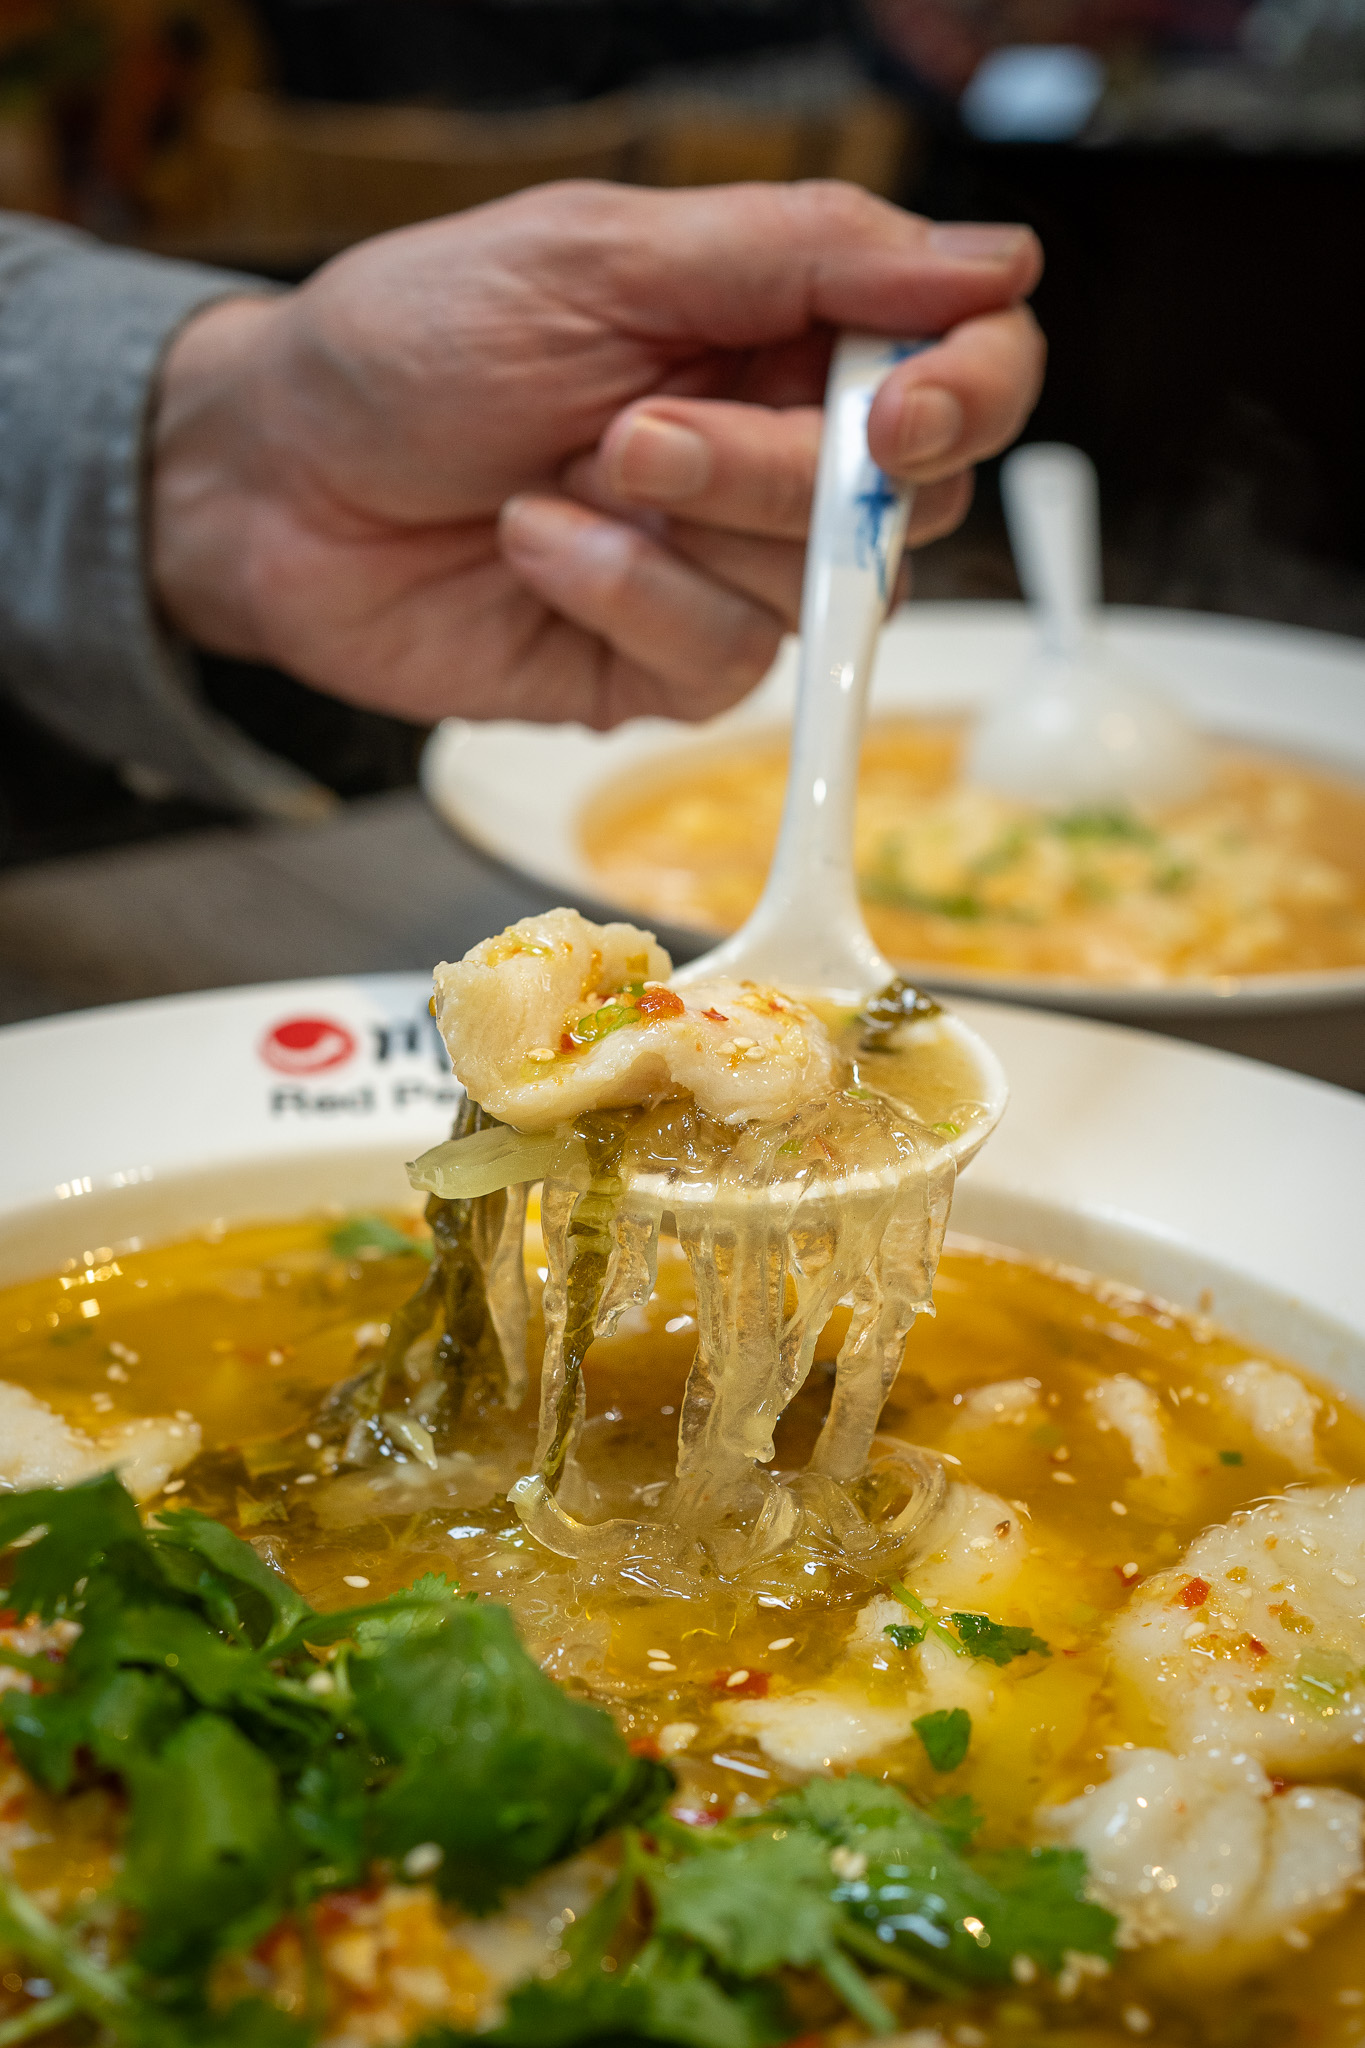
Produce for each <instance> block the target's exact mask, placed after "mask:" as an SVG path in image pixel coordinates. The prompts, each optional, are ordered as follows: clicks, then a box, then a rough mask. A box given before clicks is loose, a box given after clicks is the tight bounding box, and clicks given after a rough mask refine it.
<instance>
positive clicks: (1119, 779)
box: [967, 442, 1209, 811]
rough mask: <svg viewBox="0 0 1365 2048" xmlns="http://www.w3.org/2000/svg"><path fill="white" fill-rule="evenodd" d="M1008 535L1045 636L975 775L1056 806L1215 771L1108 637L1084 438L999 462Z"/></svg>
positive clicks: (971, 754) (980, 736) (1152, 802)
mask: <svg viewBox="0 0 1365 2048" xmlns="http://www.w3.org/2000/svg"><path fill="white" fill-rule="evenodd" d="M1000 489H1001V496H1002V498H1003V500H1004V505H1005V516H1006V519H1007V521H1008V523H1009V530H1010V543H1011V545H1012V547H1013V549H1014V559H1015V564H1016V567H1017V569H1018V572H1019V581H1020V583H1021V584H1022V586H1023V589H1024V594H1025V596H1026V597H1027V598H1028V600H1029V602H1030V604H1031V605H1032V606H1033V607H1034V610H1035V612H1036V613H1037V616H1038V624H1039V631H1040V637H1039V645H1038V648H1037V650H1036V652H1035V653H1034V654H1033V656H1032V657H1031V658H1030V660H1029V662H1028V663H1027V664H1026V666H1025V668H1024V671H1023V673H1022V675H1021V676H1020V679H1019V682H1018V684H1017V686H1016V687H1015V688H1014V689H1013V690H1012V691H1010V692H1009V693H1008V694H1007V695H1005V696H1004V697H1002V698H1001V700H1000V702H999V703H998V704H997V705H996V707H995V708H994V709H993V710H992V711H990V712H989V713H988V714H987V716H986V717H985V718H983V719H982V720H981V721H980V723H979V724H978V726H977V728H976V731H975V733H974V735H973V738H972V742H971V746H970V749H969V751H968V756H967V776H968V779H969V780H970V781H972V782H975V783H979V784H980V785H981V786H982V787H984V788H986V789H991V790H994V791H995V793H996V794H997V795H998V796H1004V797H1011V798H1013V799H1015V800H1016V801H1018V802H1022V803H1031V804H1038V805H1040V806H1042V807H1043V808H1044V809H1046V810H1054V811H1077V810H1098V809H1102V808H1110V807H1112V808H1126V807H1128V806H1133V805H1136V806H1138V807H1144V808H1145V807H1148V806H1153V807H1157V806H1164V805H1169V804H1177V803H1184V802H1187V801H1188V800H1189V799H1191V798H1193V797H1196V796H1198V795H1199V793H1200V791H1201V789H1202V788H1203V787H1204V785H1205V783H1206V782H1207V780H1208V772H1209V764H1208V751H1207V748H1206V746H1205V744H1204V741H1203V739H1202V738H1201V736H1200V735H1199V733H1198V732H1196V730H1195V729H1194V727H1193V726H1192V725H1191V724H1190V722H1189V720H1188V719H1187V718H1186V717H1185V716H1184V714H1183V712H1181V711H1180V710H1179V709H1178V708H1177V706H1176V705H1175V704H1173V703H1172V702H1171V701H1170V699H1169V698H1167V697H1164V696H1163V695H1162V694H1161V692H1160V691H1159V690H1156V689H1153V688H1151V687H1150V686H1149V685H1148V684H1147V682H1146V680H1145V679H1144V678H1143V676H1142V675H1141V674H1139V673H1138V672H1137V671H1136V670H1134V669H1131V668H1129V667H1127V666H1126V665H1125V664H1124V663H1122V662H1121V661H1119V660H1118V659H1117V658H1116V657H1115V656H1114V655H1113V654H1112V653H1111V652H1110V651H1109V649H1108V648H1107V647H1106V646H1105V643H1104V639H1103V635H1102V634H1101V631H1100V627H1099V619H1100V514H1099V486H1098V481H1097V479H1096V475H1095V468H1094V464H1093V463H1092V462H1091V461H1090V460H1089V458H1088V457H1087V456H1085V455H1083V454H1082V453H1081V451H1080V449H1079V448H1068V447H1065V446H1063V445H1061V444H1060V443H1057V444H1053V443H1044V442H1040V443H1036V444H1034V445H1033V446H1032V447H1028V448H1016V449H1015V451H1014V453H1013V454H1012V455H1010V456H1007V457H1006V459H1005V462H1004V464H1003V465H1002V467H1001V472H1000Z"/></svg>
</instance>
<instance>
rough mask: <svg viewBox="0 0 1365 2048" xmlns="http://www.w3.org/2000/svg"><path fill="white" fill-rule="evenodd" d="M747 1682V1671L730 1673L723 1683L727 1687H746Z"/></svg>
mask: <svg viewBox="0 0 1365 2048" xmlns="http://www.w3.org/2000/svg"><path fill="white" fill-rule="evenodd" d="M748 1680H749V1674H748V1672H747V1671H732V1672H731V1673H730V1676H729V1677H728V1678H727V1679H726V1681H725V1683H726V1685H727V1686H731V1685H746V1684H747V1683H748Z"/></svg>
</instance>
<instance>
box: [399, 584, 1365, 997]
mask: <svg viewBox="0 0 1365 2048" xmlns="http://www.w3.org/2000/svg"><path fill="white" fill-rule="evenodd" d="M1106 620H1107V630H1108V635H1109V638H1110V641H1111V643H1112V645H1113V646H1114V647H1115V648H1116V649H1117V651H1118V652H1119V653H1120V654H1122V655H1124V656H1126V657H1127V658H1128V659H1129V660H1130V661H1131V662H1132V663H1133V664H1134V666H1136V667H1140V668H1143V669H1145V670H1147V671H1148V672H1149V673H1150V674H1151V675H1152V676H1153V677H1154V678H1155V679H1156V680H1158V681H1159V682H1162V683H1164V684H1166V685H1167V686H1168V687H1169V688H1170V690H1171V693H1172V695H1173V696H1174V697H1176V698H1177V699H1178V700H1179V701H1180V702H1181V703H1182V704H1183V705H1184V706H1185V708H1186V709H1187V710H1188V711H1189V712H1190V713H1191V714H1192V716H1193V717H1194V719H1195V720H1196V722H1197V723H1198V724H1200V725H1202V726H1204V727H1205V728H1206V729H1207V730H1209V731H1210V732H1213V733H1217V734H1220V735H1223V736H1225V737H1228V738H1233V739H1238V740H1242V741H1246V742H1248V743H1250V744H1252V745H1254V746H1259V747H1268V748H1274V749H1275V750H1277V751H1281V752H1285V753H1289V754H1294V755H1297V756H1299V757H1300V758H1302V759H1305V760H1307V761H1310V762H1315V763H1317V764H1318V765H1320V766H1323V767H1326V768H1329V769H1332V770H1334V771H1335V772H1337V773H1338V774H1341V773H1345V774H1352V773H1354V774H1358V775H1359V776H1360V777H1361V778H1362V780H1365V643H1362V642H1360V641H1356V640H1347V639H1344V638H1341V637H1339V636H1337V635H1336V634H1332V633H1313V632H1307V631H1303V630H1301V629H1300V628H1297V627H1291V626H1274V625H1262V624H1257V623H1254V622H1252V621H1249V620H1239V619H1225V618H1214V617H1209V616H1205V615H1203V614H1201V613H1197V612H1174V611H1158V610H1156V609H1154V608H1146V607H1138V606H1121V605H1115V606H1111V607H1110V608H1109V610H1108V611H1107V613H1106ZM1032 633H1033V627H1032V625H1031V623H1030V621H1029V618H1028V614H1027V612H1026V611H1025V608H1024V607H1023V606H1022V605H1018V604H912V605H907V606H905V607H904V608H903V609H902V610H901V611H900V612H899V613H897V615H896V616H895V617H894V618H893V619H892V620H891V621H890V623H889V624H888V625H887V627H886V630H885V632H884V633H883V635H882V640H881V647H880V650H879V652H878V657H877V668H876V674H875V677H874V680H873V698H872V712H873V716H874V717H875V716H877V714H878V713H881V714H884V715H885V714H888V713H891V714H894V713H904V712H927V713H934V712H962V711H971V710H975V709H976V708H978V707H979V706H981V705H983V704H986V703H988V702H990V700H991V699H992V698H993V697H996V696H998V695H999V694H1000V693H1001V691H1002V690H1004V689H1007V688H1008V687H1009V683H1010V678H1011V676H1012V675H1013V674H1014V673H1015V672H1016V671H1017V669H1018V666H1019V664H1020V662H1021V660H1022V658H1023V656H1024V654H1025V652H1026V650H1027V648H1028V647H1029V645H1030V644H1031V638H1032ZM795 680H796V669H795V643H794V642H788V643H787V645H786V646H785V647H784V648H783V651H782V653H781V654H780V655H779V657H778V659H777V661H776V663H775V664H774V666H773V668H772V670H771V671H770V672H769V674H768V676H767V677H766V678H765V679H764V681H763V682H762V683H761V684H760V685H759V687H758V688H757V689H756V690H755V691H754V692H753V693H752V695H750V696H749V697H748V698H746V699H745V701H744V702H743V703H742V704H740V705H739V706H737V707H736V709H735V710H733V711H729V712H726V713H725V714H724V715H723V716H722V717H720V718H717V719H712V720H711V721H710V722H709V723H708V724H706V725H701V726H685V725H677V724H674V723H673V722H671V721H670V720H667V719H660V718H642V719H635V720H632V721H631V723H629V724H628V725H623V726H618V727H617V728H616V730H615V731H614V732H609V733H593V732H589V731H587V730H586V728H584V727H582V726H569V727H564V726H543V725H523V724H519V723H515V722H513V721H511V720H507V721H503V722H497V723H492V724H483V725H473V724H470V723H469V722H468V721H466V720H464V719H457V718H452V719H447V720H446V721H445V722H444V723H443V724H442V725H440V726H438V727H437V729H436V731H435V732H434V733H433V735H432V737H431V739H430V741H429V742H428V744H427V749H426V753H425V755H424V758H423V763H422V783H423V787H424V789H425V791H426V794H427V796H428V798H429V800H430V801H431V803H432V804H433V805H434V806H435V808H436V810H437V811H438V812H439V813H440V814H441V816H442V817H443V818H444V819H445V820H446V822H447V823H448V824H450V825H452V826H454V828H455V829H456V831H458V832H460V833H461V834H463V836H464V837H465V838H466V839H468V840H470V841H472V842H473V844H474V845H475V846H477V847H478V848H480V850H481V851H482V852H484V853H487V854H490V855H491V856H492V857H493V858H494V859H495V860H498V861H501V862H503V863H504V864H505V865H506V866H507V867H510V868H513V869H516V870H519V871H520V872H521V873H522V874H525V875H528V876H530V877H532V879H534V880H535V881H536V882H538V883H540V884H542V885H544V886H545V887H547V888H549V889H550V890H552V891H553V892H554V894H555V895H556V897H558V898H560V899H562V900H564V901H567V902H572V903H577V904H580V905H582V906H583V907H585V908H591V909H597V910H599V911H603V910H608V909H609V910H610V911H611V914H613V915H621V914H622V912H623V910H624V909H626V908H627V906H622V905H619V904H608V902H607V900H606V898H605V897H604V894H603V891H604V884H603V882H602V879H601V877H600V876H597V875H595V874H594V873H593V871H592V869H591V868H590V867H589V866H588V864H587V862H586V861H585V859H584V857H583V854H582V852H581V850H580V847H579V842H578V824H579V820H580V818H581V817H582V815H583V813H584V811H585V810H586V808H587V807H588V805H589V803H590V802H591V799H592V797H593V795H594V793H595V792H597V791H598V790H600V789H601V788H602V787H603V786H604V785H605V784H607V783H609V782H612V783H614V782H616V781H617V780H618V778H620V777H622V776H628V775H629V774H630V772H631V770H632V769H634V768H638V767H644V766H646V765H649V766H651V767H653V766H657V765H658V764H659V763H660V761H661V760H663V759H665V758H666V759H667V761H668V763H669V765H670V766H676V765H677V763H678V761H679V760H680V759H681V758H684V757H685V754H686V752H687V751H688V750H689V749H695V750H696V751H697V752H698V753H701V754H706V753H711V752H712V751H713V750H714V748H715V746H716V743H717V741H718V740H719V741H721V742H723V741H724V739H725V737H726V735H727V734H730V733H735V734H745V735H748V736H752V735H753V734H755V733H756V732H761V731H763V730H765V729H766V730H769V731H772V730H775V729H777V728H780V727H781V726H783V725H785V724H788V723H789V722H790V718H791V708H792V699H793V693H794V689H795ZM660 936H661V938H663V940H664V943H665V944H666V945H667V944H669V943H670V941H671V942H672V944H673V947H674V949H675V950H676V951H677V952H678V954H679V956H680V957H686V956H688V955H690V954H691V953H694V952H697V951H700V950H701V948H702V947H703V946H706V945H709V944H710V943H711V942H712V940H713V939H714V938H715V937H716V936H717V934H716V933H713V932H702V931H682V930H680V929H679V928H677V927H674V928H671V929H669V930H667V931H663V930H661V932H660ZM901 964H902V965H903V966H904V967H905V968H906V970H907V971H908V972H909V973H910V975H911V976H912V978H913V979H915V980H917V981H924V982H927V983H928V984H929V985H930V986H931V987H934V988H941V989H958V990H963V991H966V992H967V993H971V994H978V995H989V996H1003V997H1006V998H1008V999H1010V1000H1012V1001H1019V1002H1027V1003H1043V1004H1047V1005H1050V1006H1056V1007H1057V1008H1059V1009H1078V1010H1087V1011H1090V1012H1092V1013H1098V1014H1101V1015H1105V1016H1115V1017H1136V1018H1142V1019H1144V1020H1146V1019H1151V1020H1153V1021H1155V1020H1157V1019H1158V1018H1161V1017H1167V1016H1168V1017H1172V1018H1174V1017H1177V1016H1180V1015H1185V1014H1191V1013H1195V1012H1207V1011H1209V1010H1210V1009H1212V1010H1216V1011H1217V1012H1219V1013H1220V1014H1229V1013H1243V1014H1245V1013H1248V1012H1257V1011H1259V1012H1265V1011H1272V1012H1273V1011H1284V1010H1295V1009H1302V1008H1311V1007H1324V1006H1336V1005H1342V1004H1345V1003H1349V1002H1359V1003H1365V967H1362V968H1343V969H1336V970H1332V971H1329V972H1320V973H1313V974H1262V975H1250V976H1247V977H1246V978H1245V979H1243V980H1238V981H1229V980H1227V979H1221V980H1219V981H1217V982H1212V981H1210V982H1196V983H1187V984H1182V985H1180V986H1178V987H1172V988H1164V989H1124V988H1108V987H1102V986H1100V985H1099V984H1097V983H1094V982H1086V981H1071V980H1064V979H1062V978H1060V977H1055V978H1052V977H1043V976H1030V977H1023V976H1008V975H992V974H986V973H982V972H979V971H976V970H972V969H968V968H955V967H949V966H946V965H944V964H943V963H942V962H939V961H934V962H922V963H921V962H915V961H908V962H904V963H901Z"/></svg>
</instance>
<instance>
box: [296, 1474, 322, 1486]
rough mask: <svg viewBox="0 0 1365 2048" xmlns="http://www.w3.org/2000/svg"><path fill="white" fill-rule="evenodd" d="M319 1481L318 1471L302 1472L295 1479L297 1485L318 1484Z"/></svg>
mask: <svg viewBox="0 0 1365 2048" xmlns="http://www.w3.org/2000/svg"><path fill="white" fill-rule="evenodd" d="M317 1483H318V1475H317V1473H316V1472H300V1474H299V1476H298V1478H297V1479H296V1480H295V1481H294V1484H295V1486H316V1485H317Z"/></svg>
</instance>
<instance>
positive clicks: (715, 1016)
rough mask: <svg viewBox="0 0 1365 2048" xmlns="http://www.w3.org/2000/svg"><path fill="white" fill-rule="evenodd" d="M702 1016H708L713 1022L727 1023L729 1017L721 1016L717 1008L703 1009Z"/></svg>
mask: <svg viewBox="0 0 1365 2048" xmlns="http://www.w3.org/2000/svg"><path fill="white" fill-rule="evenodd" d="M702 1016H703V1017H709V1018H710V1019H711V1022H712V1023H713V1024H728V1023H729V1021H730V1019H729V1018H728V1017H726V1016H723V1015H722V1014H721V1012H720V1011H719V1010H703V1011H702Z"/></svg>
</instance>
